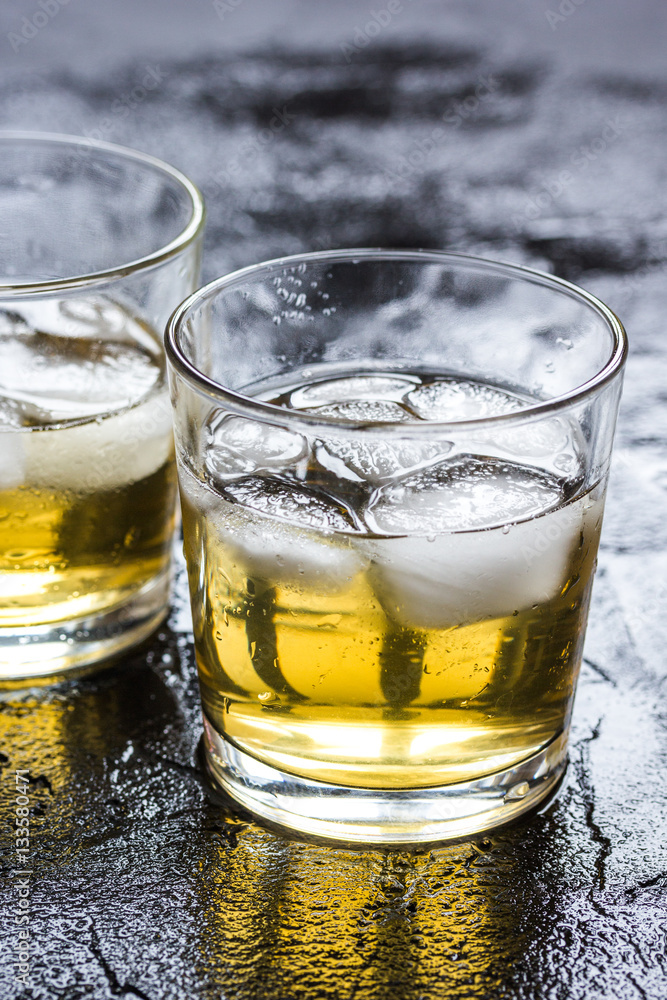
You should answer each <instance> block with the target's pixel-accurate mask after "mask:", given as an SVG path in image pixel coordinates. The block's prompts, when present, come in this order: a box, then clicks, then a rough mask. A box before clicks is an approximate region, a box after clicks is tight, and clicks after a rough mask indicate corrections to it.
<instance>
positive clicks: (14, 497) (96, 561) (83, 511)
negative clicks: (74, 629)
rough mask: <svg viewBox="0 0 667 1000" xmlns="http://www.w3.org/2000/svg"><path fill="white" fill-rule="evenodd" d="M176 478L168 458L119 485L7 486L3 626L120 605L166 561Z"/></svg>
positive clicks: (0, 519)
mask: <svg viewBox="0 0 667 1000" xmlns="http://www.w3.org/2000/svg"><path fill="white" fill-rule="evenodd" d="M175 480H176V475H175V471H174V466H173V462H172V461H168V462H165V463H164V464H163V465H162V466H161V467H160V468H159V469H158V470H157V472H154V473H153V474H152V475H150V476H147V477H146V478H144V479H142V480H140V481H139V482H136V483H128V484H126V485H123V486H119V487H118V488H116V489H109V490H99V491H96V492H92V493H84V492H77V491H75V490H64V489H63V490H48V489H44V488H30V487H28V486H26V487H20V488H18V489H13V490H3V491H0V627H14V628H17V627H25V626H34V625H43V624H48V623H51V622H59V621H67V620H70V619H74V618H79V617H84V616H87V615H92V614H95V613H97V612H99V611H102V610H107V609H110V608H113V607H114V606H116V605H118V604H122V603H124V602H125V601H126V600H127V599H128V598H129V597H130V596H132V595H133V594H134V593H136V591H137V590H138V589H139V588H141V587H142V586H143V585H144V584H145V583H146V582H147V581H148V580H151V579H152V578H153V577H154V576H156V575H157V574H158V573H160V572H161V571H163V570H164V569H166V567H167V566H168V564H169V557H170V543H171V538H172V535H173V529H174V500H175V488H176V482H175Z"/></svg>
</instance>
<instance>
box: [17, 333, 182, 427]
mask: <svg viewBox="0 0 667 1000" xmlns="http://www.w3.org/2000/svg"><path fill="white" fill-rule="evenodd" d="M162 377H163V367H162V365H161V362H160V360H159V358H158V357H157V356H156V355H155V354H151V353H150V352H149V351H148V350H146V349H145V348H144V347H142V346H140V345H139V344H134V343H127V342H122V341H116V340H109V341H106V340H97V339H91V338H88V337H69V336H62V335H60V334H57V333H49V332H46V331H42V330H38V329H32V330H30V332H21V333H17V334H16V333H15V334H12V335H10V334H8V333H5V334H2V335H0V392H1V393H2V394H3V395H4V396H6V397H9V398H11V399H14V400H16V401H17V402H19V403H21V404H22V405H23V407H24V410H25V412H26V413H27V414H28V415H29V416H32V418H33V421H34V422H35V423H46V422H50V423H56V422H58V421H62V420H72V419H78V418H82V417H94V416H97V415H99V414H102V413H108V412H110V411H113V410H120V409H123V408H125V407H127V406H130V405H132V404H133V403H136V402H137V401H138V400H140V399H142V398H143V397H145V396H146V395H148V393H149V392H150V391H151V390H152V389H153V388H154V387H155V386H156V385H157V384H158V382H159V381H160V379H161V378H162Z"/></svg>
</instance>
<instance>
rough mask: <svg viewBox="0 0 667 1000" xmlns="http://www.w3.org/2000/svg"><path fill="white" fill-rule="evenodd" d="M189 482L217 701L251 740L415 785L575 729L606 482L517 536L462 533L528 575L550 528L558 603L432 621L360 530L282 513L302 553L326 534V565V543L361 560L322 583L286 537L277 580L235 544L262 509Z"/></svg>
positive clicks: (293, 762) (325, 772)
mask: <svg viewBox="0 0 667 1000" xmlns="http://www.w3.org/2000/svg"><path fill="white" fill-rule="evenodd" d="M181 487H182V506H183V527H184V536H185V545H186V557H187V561H188V566H189V567H190V585H191V589H192V594H193V612H194V629H195V644H196V649H197V659H198V665H199V671H200V680H201V686H202V698H203V705H204V711H205V713H206V714H207V716H208V718H209V719H210V720H211V722H212V723H213V725H214V726H215V728H216V729H217V730H218V731H219V732H221V733H223V734H224V735H225V736H226V737H227V738H228V739H230V740H231V741H232V742H233V743H235V744H236V745H237V746H238V747H240V748H241V749H242V750H245V751H247V752H248V753H250V754H252V755H253V756H254V757H256V758H257V759H259V760H261V761H263V762H265V763H267V764H269V765H272V766H275V767H277V768H280V769H281V770H284V771H288V772H291V773H294V774H298V775H303V776H306V777H311V778H316V779H319V780H322V781H328V782H333V783H340V784H345V785H349V786H356V787H361V788H374V787H375V788H383V787H384V788H406V787H416V786H429V785H441V784H448V783H453V782H457V781H464V780H467V779H469V778H471V777H476V776H480V775H484V774H486V773H492V772H494V771H497V770H500V769H502V768H506V767H510V766H511V765H513V764H514V763H516V762H518V761H520V760H522V759H524V758H526V757H528V756H530V755H531V754H533V753H535V752H537V751H538V750H539V749H540V748H541V747H543V746H545V744H547V743H549V742H550V740H552V739H553V738H554V737H555V736H557V735H558V734H559V733H560V732H562V730H563V729H564V728H565V727H566V726H567V724H568V721H569V715H570V711H571V705H572V698H573V693H574V685H575V682H576V676H577V673H578V669H579V665H580V658H581V649H582V643H583V636H584V628H585V622H586V616H587V610H588V602H589V596H590V585H591V581H592V576H593V571H594V563H595V554H596V550H597V542H598V536H599V529H600V519H601V507H600V500H599V491H594V492H593V493H589V494H588V495H585V496H580V497H578V498H577V499H575V500H573V501H570V503H569V504H567V505H564V506H563V507H561V508H559V509H558V510H556V511H552V512H550V513H546V514H544V515H542V516H541V517H540V518H536V519H534V520H533V521H532V522H529V523H528V524H526V525H514V526H513V527H512V529H511V531H510V532H509V533H508V534H507V535H505V533H504V532H503V529H502V528H497V529H493V530H492V531H486V532H484V533H482V532H466V533H461V534H460V535H459V538H460V539H463V543H462V544H463V545H466V544H468V542H469V538H468V539H466V537H465V536H466V535H467V536H471V535H484V536H485V537H484V538H483V539H482V541H483V543H484V544H488V542H489V541H490V540H489V538H488V536H489V535H494V536H496V537H495V544H496V545H500V546H501V549H500V551H501V553H502V551H504V550H503V549H502V546H503V545H505V544H506V545H507V553H508V558H509V563H508V566H509V567H510V568H511V572H513V573H514V574H515V575H516V573H518V572H521V571H523V570H524V569H525V570H526V572H530V567H531V565H535V566H539V565H540V560H541V559H542V558H544V553H543V552H540V549H541V548H542V546H540V545H535V539H536V538H542V539H544V538H547V539H551V543H550V544H551V545H552V546H554V547H557V548H558V549H559V551H560V559H561V560H562V568H561V569H560V571H559V574H558V588H557V592H556V593H555V594H552V596H550V597H549V599H546V600H545V599H541V600H540V599H539V598H538V597H537V594H536V600H535V602H531V603H529V604H528V606H522V607H516V608H512V609H511V610H509V613H507V614H502V615H498V614H497V613H494V615H493V617H490V616H489V617H485V618H484V617H482V618H481V620H480V619H479V616H478V615H477V616H476V615H473V616H472V617H473V618H474V619H475V620H471V621H466V620H465V615H462V616H460V617H461V618H462V620H460V621H455V620H450V621H448V622H444V621H443V623H441V624H439V625H437V626H431V627H428V626H425V623H424V621H421V622H420V621H419V620H417V621H415V622H413V623H410V620H409V618H410V614H411V613H413V611H414V610H415V609H414V608H413V607H411V606H406V605H404V606H401V605H400V602H398V603H396V604H395V605H392V600H391V599H388V596H387V589H386V585H385V587H384V591H383V587H382V578H381V572H379V571H378V566H377V562H375V561H374V560H373V558H372V556H371V558H370V559H369V557H368V554H367V552H366V548H367V546H368V544H369V542H368V539H366V538H365V537H364V536H355V535H349V534H347V535H346V534H344V533H342V532H341V533H333V535H329V536H328V537H323V536H322V535H321V534H319V535H318V534H317V533H316V532H313V531H309V530H308V529H305V528H303V527H298V526H295V525H284V524H283V525H281V526H279V530H280V532H282V533H283V534H282V535H281V537H282V538H284V539H285V538H286V539H287V540H288V542H289V533H292V539H291V542H289V544H291V545H292V546H293V550H294V551H295V552H298V551H299V550H300V549H304V550H305V547H307V546H308V545H309V544H312V545H315V544H316V545H318V546H320V547H324V551H323V553H322V556H323V558H322V560H321V562H322V563H323V564H326V561H327V556H326V550H328V553H329V555H330V560H331V564H332V565H335V564H336V560H337V557H338V555H339V554H340V553H341V552H343V553H345V554H347V555H348V556H349V557H350V558H352V557H353V556H354V552H355V550H357V551H358V552H360V553H362V555H363V558H362V559H360V560H359V562H360V567H362V568H360V569H359V571H358V572H350V573H349V574H348V578H345V579H340V578H339V579H337V578H336V575H335V573H332V576H331V578H329V579H327V577H326V574H323V573H320V574H318V573H313V572H311V573H310V574H309V572H308V567H307V564H306V568H305V570H304V569H303V567H302V568H301V569H299V565H298V560H297V561H296V562H295V563H293V564H289V563H288V564H287V565H286V563H285V554H284V553H285V551H286V550H285V547H284V545H278V546H276V558H275V560H274V567H275V575H274V578H273V579H272V578H271V577H270V576H268V575H267V574H266V573H265V572H264V571H262V573H261V574H260V575H258V573H257V566H258V561H257V559H253V558H247V557H245V556H244V554H243V552H242V551H241V552H240V551H239V544H238V539H239V538H242V537H243V534H244V531H245V532H250V533H252V532H253V527H254V526H257V524H258V523H259V524H260V525H261V526H263V530H264V531H265V533H266V532H267V531H270V530H271V528H270V525H269V526H268V528H267V527H266V526H267V521H268V519H267V518H266V516H264V515H262V514H258V513H253V512H252V511H248V510H243V511H242V510H240V508H239V507H238V506H237V505H235V504H230V503H228V502H226V501H225V500H224V499H222V497H220V496H218V495H216V494H215V493H213V492H212V491H211V490H210V489H209V488H208V487H206V486H204V485H203V484H201V483H199V482H197V481H196V480H195V479H194V477H193V476H191V475H190V474H189V473H187V472H184V473H183V478H182V483H181ZM550 518H551V530H550V528H549V519H550ZM221 526H222V528H221ZM565 526H567V529H566V528H565ZM531 532H532V534H530V533H531ZM535 532H539V534H535ZM501 536H502V537H501ZM529 540H530V541H529ZM408 541H409V540H408ZM418 541H420V542H422V543H423V542H424V541H425V540H424V539H418ZM405 542H406V539H403V538H401V539H392V538H384V539H382V545H383V546H385V547H388V548H385V549H384V552H385V555H386V553H389V557H388V558H389V560H390V561H391V552H392V547H397V546H398V545H399V544H401V545H402V544H404V543H405ZM435 543H437V540H435V542H434V544H435ZM268 548H269V550H270V548H271V543H270V542H269V544H268ZM511 553H514V555H511ZM517 553H519V555H517ZM548 554H549V553H547V556H548ZM266 558H267V559H269V560H270V551H269V554H268V555H267V556H266ZM453 572H454V573H455V572H456V571H455V569H454V570H453ZM508 572H509V571H508ZM343 576H344V574H343ZM506 583H507V584H511V583H512V581H511V580H510V579H509V577H508V579H507V580H504V579H503V578H502V576H500V577H499V578H498V579H497V581H496V583H495V586H496V590H497V592H498V602H499V605H502V604H503V600H505V597H504V593H503V592H504V589H505V584H506ZM510 589H511V588H510ZM489 600H490V601H491V604H493V600H494V598H493V596H492V597H491V598H489V596H488V594H487V601H489ZM416 617H417V619H419V617H420V614H419V609H418V607H417V609H416ZM446 617H447V616H446V615H445V618H446ZM426 618H427V619H428V615H427V616H426Z"/></svg>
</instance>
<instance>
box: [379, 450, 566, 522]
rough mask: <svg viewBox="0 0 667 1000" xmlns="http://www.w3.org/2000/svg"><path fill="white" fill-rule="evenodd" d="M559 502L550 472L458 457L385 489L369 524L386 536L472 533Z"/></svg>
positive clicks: (536, 511) (530, 514) (560, 497)
mask: <svg viewBox="0 0 667 1000" xmlns="http://www.w3.org/2000/svg"><path fill="white" fill-rule="evenodd" d="M561 499H562V489H561V486H560V484H559V482H558V481H557V480H556V479H555V478H553V477H551V476H549V475H547V473H544V472H540V471H539V470H537V469H530V468H528V467H526V466H523V465H515V464H512V463H509V462H500V461H498V462H495V461H493V460H485V459H481V458H476V457H473V456H459V457H457V459H456V461H450V462H442V463H440V464H438V465H436V466H432V467H430V468H427V469H425V470H422V471H421V472H418V473H416V474H415V475H412V476H408V477H406V478H404V479H402V480H400V481H399V482H396V483H392V484H390V485H388V486H385V487H383V488H382V489H381V490H379V491H378V493H377V494H376V496H375V497H374V498H373V500H372V501H371V503H370V504H369V507H368V511H367V514H366V521H367V523H368V526H369V527H370V529H371V530H372V531H374V532H377V533H378V534H386V535H411V534H415V533H422V534H427V535H429V534H435V533H437V532H442V531H470V530H471V529H479V528H491V527H494V526H496V525H504V524H511V523H513V522H514V521H519V520H524V519H525V518H528V517H536V516H537V515H538V514H541V513H543V512H544V511H546V510H548V509H549V508H550V507H553V506H555V505H556V504H558V503H559V501H560V500H561Z"/></svg>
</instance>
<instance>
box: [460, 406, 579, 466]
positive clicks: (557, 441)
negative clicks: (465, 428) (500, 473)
mask: <svg viewBox="0 0 667 1000" xmlns="http://www.w3.org/2000/svg"><path fill="white" fill-rule="evenodd" d="M467 444H468V446H469V447H475V449H476V450H477V449H478V450H479V452H480V453H482V454H485V455H494V456H497V457H499V458H505V459H510V460H514V461H517V460H518V461H520V462H522V463H525V464H527V465H533V464H535V465H540V466H541V467H542V468H545V469H548V470H549V471H551V472H553V473H555V474H561V475H563V474H564V475H565V476H566V477H567V478H569V479H574V478H576V476H577V474H578V473H579V472H580V470H581V465H582V460H581V456H582V452H583V450H584V443H583V439H582V436H581V433H580V431H579V429H578V427H577V426H576V425H575V423H574V422H573V421H570V420H568V419H567V418H565V417H548V418H545V417H540V418H538V419H536V420H533V421H530V422H526V423H518V424H513V425H510V426H506V427H503V426H499V427H491V428H489V429H487V430H480V431H479V432H475V434H474V435H473V436H471V437H469V438H468V439H467Z"/></svg>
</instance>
